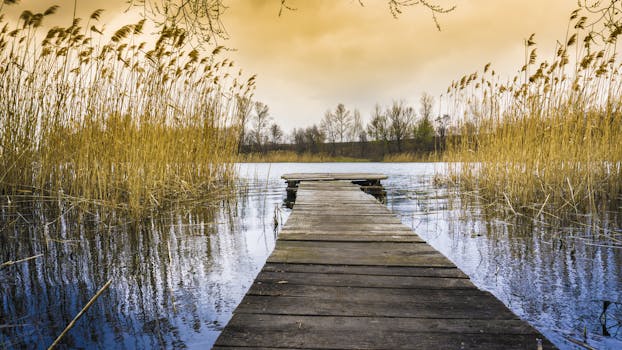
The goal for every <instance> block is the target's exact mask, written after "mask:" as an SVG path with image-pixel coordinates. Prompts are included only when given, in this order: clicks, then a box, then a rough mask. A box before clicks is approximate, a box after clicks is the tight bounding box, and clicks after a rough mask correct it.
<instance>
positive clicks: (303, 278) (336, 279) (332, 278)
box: [255, 271, 475, 289]
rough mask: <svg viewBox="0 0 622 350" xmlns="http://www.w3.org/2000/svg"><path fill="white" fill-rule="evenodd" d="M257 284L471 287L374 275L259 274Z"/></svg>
mask: <svg viewBox="0 0 622 350" xmlns="http://www.w3.org/2000/svg"><path fill="white" fill-rule="evenodd" d="M255 281H256V282H257V283H262V284H266V283H276V284H289V285H309V286H332V287H365V288H405V289H465V288H475V285H473V283H471V281H469V280H468V279H465V278H446V277H410V276H377V275H364V276H361V275H345V274H341V275H337V274H323V273H309V272H306V273H305V272H284V271H283V272H271V271H262V272H260V273H259V275H258V276H257V277H256V278H255Z"/></svg>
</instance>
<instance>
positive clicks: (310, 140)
mask: <svg viewBox="0 0 622 350" xmlns="http://www.w3.org/2000/svg"><path fill="white" fill-rule="evenodd" d="M304 135H305V143H306V144H307V152H312V153H317V152H318V145H319V144H321V143H324V140H325V135H324V133H323V132H322V130H321V129H320V128H318V126H317V125H315V124H313V125H312V126H310V127H307V128H306V129H305V132H304Z"/></svg>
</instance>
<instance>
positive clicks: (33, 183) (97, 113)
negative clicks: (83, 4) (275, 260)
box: [0, 8, 254, 212]
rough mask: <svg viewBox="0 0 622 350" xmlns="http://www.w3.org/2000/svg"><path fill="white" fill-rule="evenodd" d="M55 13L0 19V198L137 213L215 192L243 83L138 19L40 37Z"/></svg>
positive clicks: (77, 26)
mask: <svg viewBox="0 0 622 350" xmlns="http://www.w3.org/2000/svg"><path fill="white" fill-rule="evenodd" d="M54 12H55V8H50V9H49V10H48V11H46V12H45V13H31V12H29V11H25V12H24V13H23V14H22V15H21V17H20V19H19V21H18V23H17V27H16V28H15V29H13V28H12V27H15V24H10V22H9V21H6V20H4V18H2V19H1V20H0V28H2V30H1V31H0V101H1V105H0V130H1V131H0V192H1V193H3V194H5V195H13V194H23V193H26V192H28V193H33V194H35V195H41V196H49V195H54V196H62V197H67V198H74V199H76V200H79V201H82V202H88V203H99V204H101V205H105V206H109V207H114V208H124V209H129V210H131V211H133V212H140V211H142V210H145V209H152V208H157V207H161V206H163V205H166V203H167V202H169V201H171V200H176V199H179V197H183V196H186V195H190V196H195V195H206V194H209V193H212V194H214V193H215V192H218V191H217V190H219V189H223V186H225V185H226V184H227V183H229V182H230V180H231V179H232V177H233V176H234V168H233V166H232V162H233V161H234V160H235V152H236V147H237V137H236V135H237V134H238V133H237V131H236V130H237V128H238V127H239V125H238V121H237V120H236V119H235V117H234V116H235V115H236V111H235V109H236V104H235V100H236V99H235V97H236V96H249V95H250V94H251V93H252V89H253V86H254V81H253V80H254V78H251V79H249V80H244V79H243V77H242V76H241V72H240V73H238V72H234V71H233V68H231V67H233V62H231V61H229V60H228V59H227V58H224V59H220V58H219V55H218V53H219V52H220V51H222V48H220V47H219V48H216V49H215V50H213V52H210V53H208V54H206V55H203V54H201V53H200V52H199V51H197V50H193V49H190V48H187V47H186V45H185V40H186V39H185V38H186V33H185V32H184V31H182V30H180V29H177V28H164V29H162V31H161V33H160V34H161V35H160V37H159V39H158V40H157V42H156V43H155V44H154V45H152V46H150V47H148V46H149V45H148V44H146V43H145V42H142V41H141V37H142V31H143V26H144V25H145V22H144V21H140V22H138V23H136V24H131V25H125V26H123V27H122V28H119V29H118V30H117V31H115V32H114V33H112V36H111V39H110V40H106V38H107V37H108V36H109V35H107V34H105V33H102V32H101V31H100V29H99V28H101V26H100V24H99V23H98V19H99V17H100V14H101V11H96V12H94V13H93V14H92V15H91V16H90V18H89V19H87V20H86V24H85V25H84V26H81V23H82V22H85V21H81V20H78V19H76V20H74V21H73V23H72V25H71V26H69V27H66V28H58V27H55V28H52V29H51V30H49V31H48V32H47V33H41V31H43V29H42V28H43V27H42V21H43V20H45V18H46V17H47V16H49V15H52V14H53V13H54Z"/></svg>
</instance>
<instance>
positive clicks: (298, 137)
mask: <svg viewBox="0 0 622 350" xmlns="http://www.w3.org/2000/svg"><path fill="white" fill-rule="evenodd" d="M292 142H293V143H294V147H295V148H296V152H297V153H303V152H304V151H305V148H306V142H305V130H304V129H303V128H300V129H296V128H294V130H292Z"/></svg>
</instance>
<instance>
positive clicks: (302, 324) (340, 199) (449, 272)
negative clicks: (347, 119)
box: [214, 174, 554, 349]
mask: <svg viewBox="0 0 622 350" xmlns="http://www.w3.org/2000/svg"><path fill="white" fill-rule="evenodd" d="M376 175H378V174H376ZM376 175H374V174H337V175H336V174H288V176H284V178H286V179H287V180H288V183H289V185H290V186H293V185H296V184H297V182H298V181H302V182H300V183H298V184H297V186H298V187H297V188H296V192H297V200H296V203H295V205H294V211H293V213H292V214H291V215H290V217H289V219H288V221H287V223H286V224H285V226H284V227H283V229H282V230H281V232H280V234H279V238H278V240H277V243H276V247H275V250H274V251H273V253H272V254H271V255H270V257H269V258H268V261H267V262H266V264H265V266H264V267H263V269H262V271H261V272H260V273H259V274H258V276H257V277H256V279H255V281H254V283H253V285H252V286H251V288H250V290H249V291H248V292H247V294H246V296H245V297H244V299H243V300H242V302H241V303H240V305H239V306H238V307H237V309H236V310H235V312H234V315H233V318H232V319H231V321H230V322H229V324H228V325H227V326H226V327H225V329H224V330H223V332H222V334H221V335H220V337H219V338H218V340H217V342H216V346H215V347H214V348H215V349H235V348H239V349H277V348H278V349H288V348H291V349H440V348H443V349H445V348H449V349H480V348H485V349H524V348H532V349H536V348H537V346H538V341H537V339H538V338H539V339H542V342H541V344H542V346H543V348H544V349H549V348H554V347H553V345H552V344H551V343H550V342H548V341H547V340H546V339H544V337H543V336H542V335H541V334H540V333H539V332H538V331H536V330H535V329H534V328H533V327H531V326H530V325H528V324H527V323H525V322H524V321H522V320H520V319H518V317H517V316H516V315H514V314H513V313H512V312H511V311H510V310H509V309H508V308H507V307H505V305H503V303H501V302H500V301H499V300H498V299H496V298H495V297H494V296H493V295H492V294H490V293H488V292H485V291H482V290H479V289H478V288H477V287H475V286H474V285H473V283H472V282H471V281H470V280H469V278H468V277H467V276H466V275H465V274H464V273H463V272H462V271H460V270H459V269H458V268H456V266H455V265H454V264H453V263H451V262H450V261H449V260H448V259H447V258H446V257H444V256H443V255H442V254H440V253H439V252H438V251H436V250H435V249H433V248H432V247H431V246H429V245H428V244H426V243H425V242H424V241H423V240H422V239H421V237H419V236H418V235H416V234H415V233H414V232H413V231H412V230H411V229H410V228H409V227H407V226H405V225H403V224H402V223H401V222H400V220H399V219H398V218H397V217H396V216H395V215H394V214H392V213H391V211H390V210H389V209H388V208H386V207H385V206H382V205H380V204H379V203H378V202H377V201H376V200H375V199H374V198H373V197H371V196H370V195H367V194H365V193H363V192H362V191H360V188H359V186H358V185H354V184H352V183H351V182H350V180H353V179H356V180H364V181H366V183H367V184H372V185H373V186H377V185H378V182H377V181H378V180H380V179H382V177H381V176H376ZM365 176H369V177H368V178H365ZM331 179H339V180H340V181H328V180H331ZM308 180H318V181H317V182H313V181H308ZM344 180H348V181H344ZM374 181H376V182H374ZM291 189H292V188H290V193H293V192H294V191H293V190H291ZM288 196H289V195H288Z"/></svg>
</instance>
